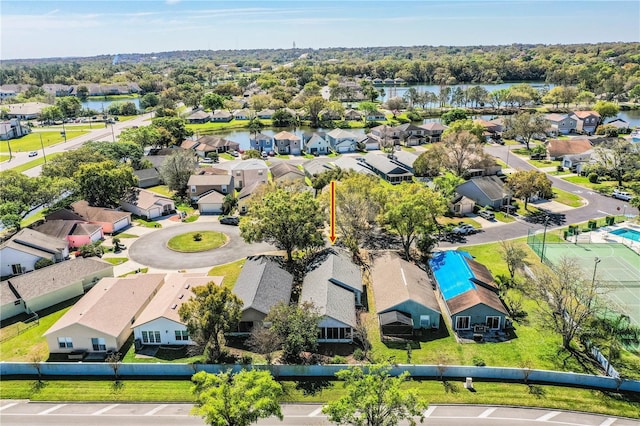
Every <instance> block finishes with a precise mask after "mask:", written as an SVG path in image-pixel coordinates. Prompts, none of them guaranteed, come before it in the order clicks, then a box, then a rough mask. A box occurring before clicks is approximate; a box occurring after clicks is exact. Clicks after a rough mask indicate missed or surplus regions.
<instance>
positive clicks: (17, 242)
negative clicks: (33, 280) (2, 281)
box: [0, 228, 69, 277]
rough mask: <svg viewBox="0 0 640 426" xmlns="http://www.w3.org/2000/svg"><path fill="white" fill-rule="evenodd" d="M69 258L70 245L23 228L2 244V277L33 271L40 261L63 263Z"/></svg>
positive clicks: (0, 253)
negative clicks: (47, 260)
mask: <svg viewBox="0 0 640 426" xmlns="http://www.w3.org/2000/svg"><path fill="white" fill-rule="evenodd" d="M67 258H69V243H68V242H67V240H66V239H63V238H55V237H51V236H49V235H46V234H43V233H42V232H38V231H34V230H33V229H29V228H23V229H21V230H20V231H18V232H17V233H16V234H15V235H13V236H12V237H11V238H10V239H8V240H7V241H5V242H4V243H2V244H0V276H2V277H9V276H13V275H20V274H23V273H25V272H29V271H33V270H34V269H35V264H36V262H37V261H38V260H40V259H49V260H51V261H52V262H54V263H55V262H62V261H63V260H65V259H67Z"/></svg>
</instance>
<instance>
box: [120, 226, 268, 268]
mask: <svg viewBox="0 0 640 426" xmlns="http://www.w3.org/2000/svg"><path fill="white" fill-rule="evenodd" d="M195 231H218V232H222V233H224V234H225V235H227V237H229V242H227V244H226V245H224V246H222V247H218V248H216V249H212V250H207V251H203V252H200V253H179V252H175V251H173V250H170V249H169V248H167V241H169V240H170V239H171V238H172V237H175V236H176V235H180V234H184V233H186V232H195ZM274 250H276V248H275V247H273V246H272V245H270V244H266V243H254V244H247V243H245V242H244V240H243V239H242V238H241V237H240V229H239V228H238V227H237V226H228V225H222V224H220V223H218V222H202V223H190V224H180V225H176V226H172V227H170V228H165V229H161V230H158V231H154V232H151V233H149V234H147V235H144V236H142V237H140V238H138V239H136V241H135V242H134V243H132V244H131V245H130V246H129V258H130V259H131V260H133V261H135V262H137V263H139V264H141V265H145V266H151V267H153V268H157V269H163V270H180V269H193V268H202V267H205V266H215V265H221V264H223V263H229V262H233V261H235V260H238V259H242V258H244V257H247V256H252V255H257V254H261V253H265V252H270V251H274Z"/></svg>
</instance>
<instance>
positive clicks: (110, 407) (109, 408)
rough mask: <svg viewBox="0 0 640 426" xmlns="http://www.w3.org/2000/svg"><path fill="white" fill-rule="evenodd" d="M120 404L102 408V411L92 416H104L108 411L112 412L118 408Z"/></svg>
mask: <svg viewBox="0 0 640 426" xmlns="http://www.w3.org/2000/svg"><path fill="white" fill-rule="evenodd" d="M118 405H119V404H111V405H109V406H107V407H104V408H101V409H100V410H98V411H96V412H95V413H93V414H91V415H92V416H99V415H100V414H104V413H106V412H107V411H109V410H111V409H112V408H115V407H117V406H118Z"/></svg>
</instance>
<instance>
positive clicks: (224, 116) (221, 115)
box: [211, 109, 233, 123]
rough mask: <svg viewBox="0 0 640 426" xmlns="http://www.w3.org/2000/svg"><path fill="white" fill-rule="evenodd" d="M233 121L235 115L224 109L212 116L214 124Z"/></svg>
mask: <svg viewBox="0 0 640 426" xmlns="http://www.w3.org/2000/svg"><path fill="white" fill-rule="evenodd" d="M231 120H233V114H231V113H230V112H229V111H226V110H223V109H222V110H218V111H216V112H215V113H213V114H212V115H211V121H212V122H214V123H228V122H230V121H231Z"/></svg>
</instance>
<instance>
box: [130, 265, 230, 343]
mask: <svg viewBox="0 0 640 426" xmlns="http://www.w3.org/2000/svg"><path fill="white" fill-rule="evenodd" d="M222 278H223V277H209V276H207V274H206V273H190V274H177V273H172V274H167V276H166V278H165V280H164V284H163V285H162V287H160V289H158V292H157V293H156V294H155V296H153V299H151V302H149V304H148V305H147V306H146V308H144V310H143V311H142V312H141V313H140V315H138V317H137V318H136V320H135V322H134V323H133V324H132V325H131V328H132V329H133V336H134V338H135V339H136V340H138V339H139V340H140V342H141V343H142V344H143V345H191V344H193V341H191V339H190V338H189V332H188V331H187V327H186V325H185V324H184V323H183V322H182V321H181V320H180V306H182V305H183V304H184V303H185V302H186V301H188V300H190V299H191V298H193V297H195V293H194V292H193V290H194V289H195V288H197V287H201V286H206V285H207V284H208V283H210V282H213V283H215V285H221V284H222Z"/></svg>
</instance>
